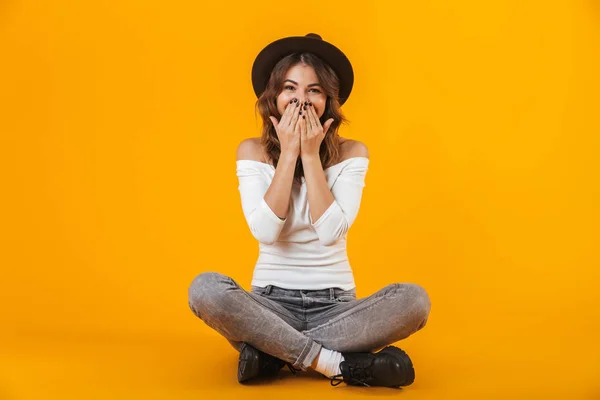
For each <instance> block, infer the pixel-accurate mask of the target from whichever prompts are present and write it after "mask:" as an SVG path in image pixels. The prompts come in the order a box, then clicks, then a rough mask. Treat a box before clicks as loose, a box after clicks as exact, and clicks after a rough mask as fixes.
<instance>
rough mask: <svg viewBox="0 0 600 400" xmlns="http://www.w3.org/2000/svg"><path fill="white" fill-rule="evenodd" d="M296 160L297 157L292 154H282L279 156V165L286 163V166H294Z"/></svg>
mask: <svg viewBox="0 0 600 400" xmlns="http://www.w3.org/2000/svg"><path fill="white" fill-rule="evenodd" d="M297 159H298V155H297V154H294V153H289V152H283V153H281V154H280V156H279V162H280V163H282V162H283V163H288V164H293V165H296V160H297Z"/></svg>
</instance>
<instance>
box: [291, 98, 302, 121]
mask: <svg viewBox="0 0 600 400" xmlns="http://www.w3.org/2000/svg"><path fill="white" fill-rule="evenodd" d="M301 108H302V107H300V100H298V101H297V102H296V103H294V110H293V111H292V115H291V116H290V126H292V127H294V128H295V127H296V123H297V122H298V115H299V113H300V109H301Z"/></svg>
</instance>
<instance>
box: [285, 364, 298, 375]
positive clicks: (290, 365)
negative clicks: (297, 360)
mask: <svg viewBox="0 0 600 400" xmlns="http://www.w3.org/2000/svg"><path fill="white" fill-rule="evenodd" d="M285 365H287V366H288V369H289V370H290V371H292V374H294V375H296V371H298V370H297V369H296V368H294V366H293V365H292V364H290V363H289V362H286V363H285Z"/></svg>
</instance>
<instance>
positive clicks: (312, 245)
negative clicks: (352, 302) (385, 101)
mask: <svg viewBox="0 0 600 400" xmlns="http://www.w3.org/2000/svg"><path fill="white" fill-rule="evenodd" d="M236 163H237V176H238V180H239V186H238V190H239V192H240V196H241V200H242V210H243V213H244V217H245V218H246V222H247V224H248V226H249V228H250V231H251V232H252V235H253V236H254V237H255V238H256V239H257V240H258V242H259V256H258V260H257V262H256V265H255V267H254V273H253V278H252V283H251V284H252V286H261V287H265V286H267V285H274V286H279V287H282V288H286V289H297V290H298V289H306V290H319V289H327V288H329V287H339V288H342V289H344V290H349V289H352V288H354V287H355V283H354V276H353V274H352V268H351V267H350V263H349V261H348V255H347V253H346V238H347V233H348V230H349V229H350V226H352V223H353V222H354V220H355V219H356V216H357V215H358V210H359V208H360V201H361V198H362V191H363V187H365V186H366V185H365V176H366V173H367V169H368V166H369V159H368V158H366V157H351V158H348V159H346V160H344V161H342V162H340V163H338V164H335V165H333V166H331V167H329V168H326V169H325V170H324V172H325V177H326V180H327V183H328V185H329V188H330V190H331V193H332V194H333V197H334V201H333V203H332V204H331V206H329V208H327V210H325V212H324V213H323V215H321V216H320V217H319V219H318V220H317V221H313V220H312V216H311V215H310V212H309V203H308V197H307V187H306V179H305V178H302V184H301V185H292V192H291V196H290V205H289V211H288V215H287V217H286V218H285V219H283V220H282V219H280V218H279V217H278V216H277V215H276V214H275V213H274V212H273V210H271V208H270V207H269V205H268V204H267V203H266V201H265V200H264V196H265V193H266V192H267V190H268V188H269V186H270V185H271V182H272V181H273V177H274V176H275V167H274V166H272V165H270V164H267V163H263V162H260V161H255V160H237V161H236Z"/></svg>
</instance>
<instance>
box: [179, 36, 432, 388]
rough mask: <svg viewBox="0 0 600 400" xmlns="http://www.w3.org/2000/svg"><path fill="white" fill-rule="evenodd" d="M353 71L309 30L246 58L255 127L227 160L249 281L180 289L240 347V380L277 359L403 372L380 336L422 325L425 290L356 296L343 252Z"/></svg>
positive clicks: (340, 373)
mask: <svg viewBox="0 0 600 400" xmlns="http://www.w3.org/2000/svg"><path fill="white" fill-rule="evenodd" d="M353 80H354V75H353V70H352V66H351V64H350V61H349V60H348V59H347V57H346V56H345V55H344V54H343V53H342V52H341V51H340V50H339V49H338V48H337V47H335V46H333V45H332V44H330V43H328V42H325V41H323V40H322V39H321V37H320V36H319V35H317V34H314V33H310V34H308V35H306V36H293V37H288V38H283V39H280V40H277V41H275V42H273V43H271V44H269V45H268V46H267V47H265V48H264V49H263V50H262V51H261V52H260V53H259V55H258V56H257V58H256V60H255V62H254V65H253V67H252V83H253V86H254V91H255V93H256V95H257V97H258V100H257V107H258V110H259V112H260V114H261V117H262V119H263V129H262V136H261V137H260V138H249V139H245V140H243V141H242V142H241V144H240V145H239V147H238V149H237V161H236V163H237V176H238V179H239V187H238V189H239V191H240V195H241V203H242V209H243V213H244V216H245V219H246V222H247V224H248V226H249V228H250V231H251V232H252V235H253V236H254V237H255V238H256V239H257V240H258V242H259V250H260V255H259V258H258V260H257V262H256V265H255V268H254V273H253V279H252V282H251V286H252V289H251V291H250V292H248V291H246V290H244V289H243V288H242V287H241V286H240V285H239V284H238V283H237V282H236V281H234V280H233V279H232V278H230V277H228V276H226V275H223V274H221V273H219V272H204V273H202V274H200V275H198V276H197V277H196V278H195V279H194V280H193V282H192V284H191V286H190V287H189V306H190V308H191V310H192V311H193V312H194V314H195V315H196V316H197V317H199V318H200V319H202V320H203V321H204V322H205V323H206V324H207V325H208V326H210V327H211V328H213V329H214V330H216V331H217V332H219V333H220V334H221V335H223V336H224V337H225V338H226V339H227V340H228V341H229V342H230V343H231V344H232V345H233V347H234V348H236V349H237V350H238V351H239V352H240V356H239V362H238V381H239V382H247V381H249V380H251V379H255V378H259V377H273V376H275V375H276V374H277V373H278V371H279V370H280V369H281V368H282V367H284V366H285V365H288V367H289V368H290V369H291V371H292V372H293V373H294V374H295V373H296V372H297V370H298V369H300V370H302V371H305V370H307V369H308V368H313V369H314V370H316V371H318V372H320V373H321V374H323V375H325V376H326V377H328V378H330V379H331V384H332V385H334V386H335V385H337V384H339V383H341V382H345V383H346V384H349V385H366V386H388V387H399V386H407V385H410V384H411V383H412V382H413V381H414V369H413V365H412V362H411V360H410V358H409V357H408V355H407V354H406V353H405V352H404V351H403V350H401V349H399V348H398V347H394V346H389V344H391V343H394V342H396V341H398V340H401V339H404V338H406V337H408V336H409V335H411V334H413V333H414V332H416V331H418V330H420V329H421V328H423V327H424V326H425V324H426V322H427V318H428V315H429V311H430V306H431V304H430V300H429V296H428V295H427V293H426V291H425V290H424V289H423V288H422V287H421V286H419V285H417V284H413V283H392V284H389V285H387V286H386V287H384V288H383V289H381V290H379V291H377V292H376V293H374V294H372V295H370V296H368V297H365V298H362V299H357V298H356V286H355V283H354V278H353V274H352V269H351V267H350V264H349V261H348V256H347V253H346V242H347V232H348V230H349V229H350V226H351V225H352V223H353V222H354V220H355V219H356V216H357V214H358V210H359V207H360V201H361V197H362V190H363V187H364V186H365V183H364V181H365V175H366V172H367V169H368V165H369V154H368V151H367V148H366V146H365V145H364V144H363V143H361V142H359V141H355V140H349V139H344V138H342V137H340V136H339V135H338V129H339V127H340V124H341V123H342V122H347V120H346V119H345V117H344V116H343V114H342V112H341V110H340V107H341V105H342V104H343V103H344V102H345V101H346V100H347V99H348V96H349V95H350V92H351V90H352V85H353ZM382 348H383V349H382ZM380 349H382V350H380ZM376 350H380V351H379V352H376V353H372V352H374V351H376ZM334 382H335V383H334Z"/></svg>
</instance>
